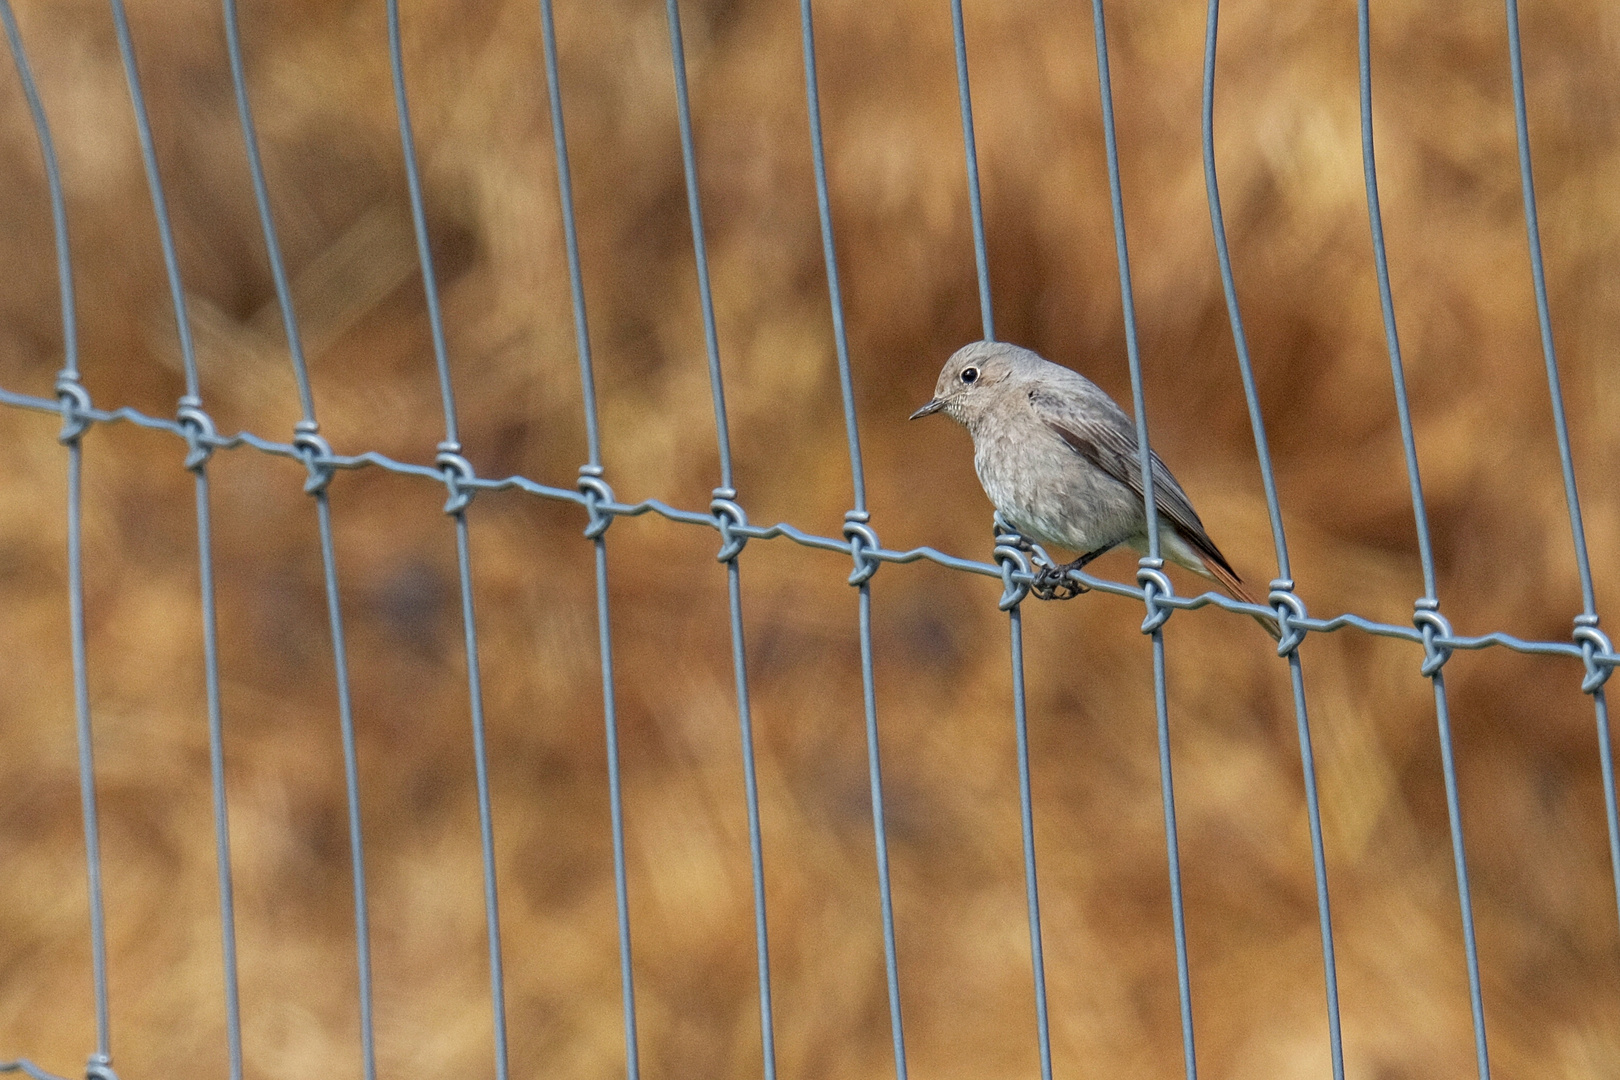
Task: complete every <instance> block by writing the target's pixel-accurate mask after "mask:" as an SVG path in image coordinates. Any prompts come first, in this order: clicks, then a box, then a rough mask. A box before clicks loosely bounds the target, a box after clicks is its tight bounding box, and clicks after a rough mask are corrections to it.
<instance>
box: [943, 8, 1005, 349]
mask: <svg viewBox="0 0 1620 1080" xmlns="http://www.w3.org/2000/svg"><path fill="white" fill-rule="evenodd" d="M951 36H952V38H953V39H954V42H955V45H956V96H957V102H958V105H959V107H960V108H961V111H962V147H963V150H964V156H965V157H966V158H967V184H968V208H969V211H970V212H971V216H972V218H973V265H974V268H975V269H976V270H977V271H978V274H979V319H980V322H981V323H982V324H983V328H984V340H986V341H994V340H995V339H996V320H995V310H994V308H993V306H992V305H991V303H990V256H989V253H988V252H987V251H986V249H985V242H984V205H983V203H982V202H981V201H980V196H979V148H978V145H977V143H976V142H975V140H974V138H973V92H972V90H970V89H969V88H968V62H967V32H966V30H965V29H964V28H963V26H962V0H951Z"/></svg>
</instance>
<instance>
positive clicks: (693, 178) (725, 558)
mask: <svg viewBox="0 0 1620 1080" xmlns="http://www.w3.org/2000/svg"><path fill="white" fill-rule="evenodd" d="M666 8H667V14H668V18H669V45H670V55H671V58H672V60H673V65H674V70H675V106H676V114H677V118H678V120H679V123H680V134H681V164H682V167H683V169H684V171H685V174H686V206H687V214H688V216H689V217H690V219H691V224H692V254H693V257H694V259H695V260H696V262H697V278H698V299H699V302H700V305H701V307H702V312H703V343H704V347H705V352H706V354H707V357H708V362H709V392H710V396H711V397H712V398H713V399H714V429H715V442H716V444H717V447H718V450H719V455H720V486H719V487H717V488H715V489H714V495H713V501H712V502H711V503H710V510H711V511H712V512H713V513H714V515H715V518H716V524H717V526H718V527H719V529H720V532H721V537H722V540H723V541H724V543H723V544H722V547H721V550H720V554H719V559H720V561H721V562H723V563H725V566H726V593H727V600H728V610H729V613H730V616H731V664H732V673H733V676H734V678H735V680H736V685H737V726H738V732H739V736H740V738H741V743H742V760H743V794H744V797H745V800H746V802H747V809H748V854H749V865H750V869H751V872H752V878H753V889H754V950H755V958H756V962H757V964H758V967H759V1025H760V1042H761V1053H762V1055H763V1067H764V1077H765V1080H775V1077H776V1032H775V1023H774V1020H773V1016H772V1006H771V953H770V936H769V932H768V923H767V920H766V917H765V855H764V843H763V840H762V838H761V835H760V815H759V778H758V776H757V773H756V769H755V761H754V723H753V713H752V710H751V708H750V706H749V695H748V657H747V650H746V649H745V647H744V640H743V621H742V574H741V570H740V568H739V567H738V565H737V558H738V556H739V555H741V554H742V549H743V543H744V541H743V540H742V539H741V538H739V537H735V535H734V534H733V533H732V532H731V526H732V525H740V524H743V523H744V522H745V521H746V520H747V519H746V517H745V516H744V514H743V510H742V507H741V505H740V504H739V503H738V502H737V488H736V476H735V474H734V470H733V468H732V457H731V428H730V425H729V424H728V423H727V422H726V390H725V380H724V378H723V375H722V372H721V369H720V336H719V331H718V330H717V329H716V327H715V318H714V296H713V293H712V292H711V291H710V281H709V254H708V245H707V244H706V243H705V240H704V230H703V201H702V198H701V193H700V192H699V189H698V175H697V150H696V147H695V145H694V140H693V137H692V102H691V95H690V94H689V93H688V88H687V80H686V47H685V44H684V42H683V40H682V36H681V12H680V4H679V3H678V0H667V2H666Z"/></svg>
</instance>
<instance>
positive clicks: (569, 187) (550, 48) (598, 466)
mask: <svg viewBox="0 0 1620 1080" xmlns="http://www.w3.org/2000/svg"><path fill="white" fill-rule="evenodd" d="M540 29H541V44H542V48H543V51H544V53H545V68H546V92H547V95H548V97H549V99H550V106H551V138H552V144H553V147H554V148H555V151H556V157H557V201H558V203H559V204H560V207H561V210H562V221H563V246H564V249H565V251H566V254H567V258H568V284H569V290H570V296H571V298H572V301H573V309H574V337H575V342H576V350H577V352H578V355H579V378H580V392H581V398H582V400H583V403H584V412H585V438H586V447H587V453H588V455H589V456H588V459H587V461H588V463H587V464H586V465H584V466H582V467H581V468H580V470H579V488H580V491H581V492H582V493H583V494H584V495H585V506H586V510H587V511H588V512H589V514H590V522H589V524H588V525H587V526H586V528H585V535H586V537H588V538H589V539H590V540H592V541H593V544H594V549H595V556H596V627H597V640H598V647H599V650H600V653H601V667H602V718H603V725H604V727H605V729H606V733H607V765H608V803H609V811H610V813H611V815H612V819H613V822H612V823H613V895H614V902H615V904H616V905H617V911H618V929H619V984H620V988H621V996H622V997H623V1002H624V1055H625V1071H626V1075H627V1076H628V1077H629V1080H637V1078H638V1077H639V1076H640V1075H641V1064H640V1050H639V1047H638V1041H637V1038H636V987H635V976H634V968H633V965H632V964H631V951H630V895H629V887H628V882H627V874H626V868H625V856H624V803H623V794H622V792H621V790H620V782H619V721H618V706H617V704H616V700H617V699H616V698H615V695H614V687H613V631H612V624H611V623H610V622H609V610H608V579H607V542H606V538H605V534H606V532H607V528H608V525H609V524H611V523H612V520H613V519H612V517H610V516H608V515H606V514H604V513H603V512H602V510H601V507H602V505H604V504H608V503H612V502H613V490H612V489H611V488H610V487H608V485H607V483H606V481H604V480H603V479H602V471H603V470H602V437H601V429H600V425H599V423H598V420H597V409H596V375H595V370H594V368H593V367H592V363H591V335H590V324H589V323H588V322H587V320H586V317H585V279H584V274H583V271H582V270H581V264H580V257H579V230H578V228H577V226H576V224H575V221H574V184H573V175H572V172H571V171H570V169H569V166H568V136H567V130H566V128H565V127H564V124H563V106H562V81H561V78H560V76H559V74H558V68H557V31H556V23H555V20H553V18H552V12H551V0H540Z"/></svg>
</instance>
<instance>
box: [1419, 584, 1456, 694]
mask: <svg viewBox="0 0 1620 1080" xmlns="http://www.w3.org/2000/svg"><path fill="white" fill-rule="evenodd" d="M1415 607H1416V610H1415V611H1414V612H1413V613H1412V625H1413V626H1416V627H1417V628H1418V629H1419V630H1421V631H1422V632H1423V667H1422V669H1421V670H1422V672H1423V674H1424V675H1426V676H1428V677H1429V678H1431V679H1432V678H1434V676H1436V675H1438V674H1440V669H1441V668H1443V667H1445V666H1446V661H1447V660H1450V659H1451V650H1450V649H1449V648H1447V647H1446V646H1444V645H1440V644H1437V641H1441V640H1449V639H1450V637H1451V623H1450V621H1449V620H1447V619H1446V617H1445V616H1444V615H1442V614H1440V601H1438V600H1436V599H1434V598H1433V597H1432V596H1425V597H1423V598H1422V599H1420V600H1419V601H1418V602H1417V604H1416V605H1415Z"/></svg>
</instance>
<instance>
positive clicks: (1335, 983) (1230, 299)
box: [1203, 0, 1344, 1080]
mask: <svg viewBox="0 0 1620 1080" xmlns="http://www.w3.org/2000/svg"><path fill="white" fill-rule="evenodd" d="M1220 9H1221V4H1220V0H1209V17H1208V20H1207V24H1206V31H1205V37H1204V109H1203V144H1204V186H1205V189H1206V192H1207V194H1208V196H1209V217H1210V225H1211V228H1212V229H1213V231H1214V234H1215V253H1216V256H1217V258H1218V260H1219V263H1220V271H1221V289H1222V291H1223V292H1224V293H1225V296H1226V311H1227V315H1228V316H1229V321H1230V322H1231V325H1232V341H1233V344H1234V346H1235V347H1236V351H1237V360H1238V370H1239V372H1240V374H1241V375H1242V378H1243V396H1244V399H1245V400H1246V402H1247V403H1248V407H1249V426H1250V428H1251V429H1252V430H1253V432H1254V449H1255V456H1256V457H1257V458H1258V459H1259V461H1260V478H1261V481H1262V483H1263V484H1264V486H1265V493H1266V512H1267V515H1268V516H1269V517H1270V519H1271V536H1272V542H1273V544H1274V546H1275V548H1276V552H1277V578H1276V580H1274V581H1273V582H1272V583H1271V593H1270V596H1269V597H1268V599H1270V601H1271V603H1272V604H1273V605H1274V606H1275V607H1276V609H1277V614H1278V623H1277V625H1278V630H1279V631H1280V632H1281V633H1282V635H1283V640H1282V641H1280V642H1278V645H1277V651H1278V652H1279V653H1280V654H1281V655H1283V656H1284V657H1286V659H1287V660H1288V675H1289V682H1290V685H1291V687H1292V690H1293V694H1294V725H1295V729H1296V732H1297V734H1298V737H1299V756H1300V768H1301V771H1302V773H1303V775H1304V781H1305V808H1306V820H1307V821H1308V823H1309V826H1310V834H1311V868H1312V871H1313V873H1314V874H1315V877H1316V911H1317V919H1318V922H1319V924H1320V931H1321V935H1322V972H1323V980H1324V982H1325V984H1326V987H1327V1010H1328V1017H1327V1018H1328V1053H1329V1057H1330V1059H1331V1061H1332V1066H1333V1078H1334V1080H1344V1040H1343V1035H1342V1032H1341V1031H1340V1027H1339V975H1338V964H1337V962H1336V960H1335V957H1334V949H1333V914H1332V908H1331V906H1330V904H1329V901H1328V881H1327V854H1326V848H1325V846H1324V844H1323V840H1322V808H1321V805H1320V802H1319V799H1318V794H1317V786H1316V758H1315V754H1314V753H1313V752H1312V748H1311V727H1310V717H1309V715H1308V713H1307V710H1306V703H1305V672H1304V668H1303V666H1302V662H1301V660H1300V656H1299V646H1300V643H1301V642H1303V641H1304V638H1305V635H1304V632H1303V631H1301V630H1297V629H1293V628H1291V627H1290V625H1289V622H1288V617H1289V616H1290V615H1294V614H1297V615H1301V616H1303V615H1304V614H1305V605H1304V603H1303V602H1302V601H1300V599H1299V597H1298V596H1297V595H1296V594H1295V593H1294V581H1293V573H1292V570H1291V569H1290V566H1289V560H1288V539H1287V537H1286V535H1285V534H1284V530H1283V516H1282V503H1281V501H1280V500H1279V498H1278V496H1277V477H1276V470H1275V468H1274V466H1273V464H1272V459H1271V444H1270V442H1269V440H1268V439H1267V438H1266V424H1265V418H1264V417H1263V416H1262V414H1261V410H1260V392H1259V388H1258V387H1257V385H1256V384H1255V378H1254V365H1253V363H1252V361H1251V358H1250V355H1249V339H1248V335H1247V334H1246V333H1245V332H1244V329H1243V313H1242V310H1241V308H1240V307H1239V306H1238V298H1237V282H1236V280H1235V279H1234V278H1233V276H1232V255H1231V252H1230V250H1229V249H1228V246H1227V242H1226V222H1225V218H1224V215H1223V214H1222V213H1221V191H1220V183H1219V180H1218V178H1217V176H1216V171H1215V54H1216V46H1217V43H1218V40H1219V29H1220Z"/></svg>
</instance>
